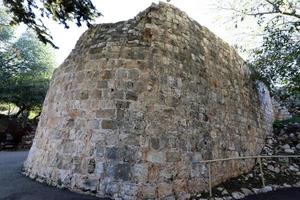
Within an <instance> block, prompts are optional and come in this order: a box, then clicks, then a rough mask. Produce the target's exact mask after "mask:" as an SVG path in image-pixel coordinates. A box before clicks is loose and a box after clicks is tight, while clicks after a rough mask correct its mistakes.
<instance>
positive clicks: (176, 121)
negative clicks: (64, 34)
mask: <svg viewBox="0 0 300 200" xmlns="http://www.w3.org/2000/svg"><path fill="white" fill-rule="evenodd" d="M262 96H265V94H263V95H262ZM264 113H265V112H263V109H261V102H260V96H259V94H258V91H257V89H256V86H255V82H254V81H252V80H251V78H250V71H249V69H248V68H247V66H246V65H245V64H244V61H243V60H242V59H241V58H240V57H239V56H238V54H237V53H236V52H235V50H233V49H232V48H231V47H229V46H228V44H226V43H225V42H223V41H222V40H221V39H219V38H218V37H216V36H215V35H214V34H213V33H211V32H210V31H209V30H208V29H207V28H205V27H203V26H201V25H199V24H198V23H197V22H195V21H193V20H192V19H190V18H189V17H188V16H187V15H186V14H185V13H183V12H182V11H180V10H178V9H176V8H174V7H173V6H171V5H169V4H163V3H160V4H159V5H155V4H154V5H152V6H151V7H149V8H148V9H147V10H145V11H143V12H141V13H140V14H138V15H137V16H136V17H135V18H134V19H132V20H129V21H124V22H118V23H115V24H100V25H97V26H95V27H94V28H91V29H89V30H88V31H86V32H85V33H84V34H83V35H82V36H81V38H80V39H79V41H78V42H77V44H76V46H75V48H74V50H73V51H72V53H71V54H70V56H69V57H68V58H67V59H66V60H65V62H64V63H63V64H62V65H61V66H60V67H59V68H58V69H57V70H56V71H55V73H54V75H53V78H52V81H51V85H50V88H49V91H48V93H47V97H46V99H45V102H44V106H43V112H42V115H41V117H40V122H39V125H38V129H37V132H36V136H35V139H34V143H33V146H32V148H31V150H30V153H29V156H28V158H27V160H26V162H25V164H24V167H25V173H26V174H27V175H28V176H30V177H31V178H35V179H37V180H39V181H44V182H47V183H48V184H51V185H55V186H59V187H65V188H69V189H71V190H74V191H79V192H87V193H91V194H95V195H97V196H108V197H113V198H124V199H141V198H160V199H162V198H165V197H176V198H179V199H183V198H186V197H188V196H189V195H191V194H194V193H196V192H199V191H203V190H206V189H207V187H208V185H207V182H208V171H207V170H208V167H207V165H206V164H203V163H201V161H203V160H208V159H218V158H227V157H238V156H248V155H257V154H259V153H260V151H261V148H262V146H263V142H264V137H265V135H266V132H267V130H269V128H270V125H269V123H268V122H267V121H268V120H266V116H265V114H264ZM253 163H254V161H251V160H247V161H242V160H238V161H230V162H222V163H216V164H213V165H212V174H213V178H212V181H213V184H214V185H215V184H218V183H220V182H222V181H224V180H226V179H228V178H230V177H233V176H236V175H239V174H241V173H243V172H245V171H247V170H249V169H250V168H251V167H252V166H253Z"/></svg>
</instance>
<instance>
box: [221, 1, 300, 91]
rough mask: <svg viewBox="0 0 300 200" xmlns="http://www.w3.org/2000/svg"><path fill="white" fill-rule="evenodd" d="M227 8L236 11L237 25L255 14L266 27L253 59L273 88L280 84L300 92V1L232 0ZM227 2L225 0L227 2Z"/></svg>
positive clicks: (258, 69)
mask: <svg viewBox="0 0 300 200" xmlns="http://www.w3.org/2000/svg"><path fill="white" fill-rule="evenodd" d="M226 2H227V4H226V5H225V6H223V7H222V8H223V9H226V10H230V11H232V14H233V19H234V20H235V26H236V27H237V26H238V24H239V23H243V21H244V20H245V18H249V17H253V18H255V19H256V21H257V23H258V25H259V26H260V27H261V28H262V30H263V33H262V35H263V38H262V44H261V45H260V47H258V48H256V49H254V50H253V51H252V53H251V55H250V56H249V57H250V59H249V62H250V63H251V65H252V66H253V67H254V69H255V70H256V72H257V75H258V76H259V78H261V79H262V80H264V81H265V82H266V83H267V84H268V85H269V86H270V88H271V89H272V90H275V88H277V87H278V86H280V87H284V88H286V89H287V90H288V91H289V92H291V93H295V92H296V93H299V92H300V1H299V0H254V1H247V0H241V1H235V0H228V1H226ZM223 5H224V4H223Z"/></svg>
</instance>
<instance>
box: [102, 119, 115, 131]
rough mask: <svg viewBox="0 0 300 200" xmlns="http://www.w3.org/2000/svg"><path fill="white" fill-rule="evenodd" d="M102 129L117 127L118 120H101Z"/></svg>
mask: <svg viewBox="0 0 300 200" xmlns="http://www.w3.org/2000/svg"><path fill="white" fill-rule="evenodd" d="M101 127H102V129H112V130H114V129H116V128H117V122H116V121H114V120H106V119H104V120H102V122H101Z"/></svg>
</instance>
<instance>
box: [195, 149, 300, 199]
mask: <svg viewBox="0 0 300 200" xmlns="http://www.w3.org/2000/svg"><path fill="white" fill-rule="evenodd" d="M262 158H300V155H272V156H268V155H259V156H243V157H232V158H220V159H214V160H203V161H199V163H205V164H207V165H208V187H209V196H210V197H212V172H211V164H212V163H215V162H222V161H231V160H246V159H257V162H258V164H259V170H260V174H261V182H262V185H263V187H265V186H266V185H265V178H264V172H263V167H262V161H261V159H262Z"/></svg>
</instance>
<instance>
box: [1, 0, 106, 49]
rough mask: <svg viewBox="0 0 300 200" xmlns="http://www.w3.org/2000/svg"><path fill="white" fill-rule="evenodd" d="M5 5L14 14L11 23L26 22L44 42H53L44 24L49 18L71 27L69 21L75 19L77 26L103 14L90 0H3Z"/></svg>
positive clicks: (89, 24)
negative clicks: (45, 19)
mask: <svg viewBox="0 0 300 200" xmlns="http://www.w3.org/2000/svg"><path fill="white" fill-rule="evenodd" d="M3 3H4V6H5V7H7V8H8V11H9V13H11V14H12V21H11V24H14V25H17V24H20V23H24V24H26V25H27V26H28V27H29V28H31V29H33V30H34V31H35V33H36V34H37V37H38V38H39V39H40V40H41V41H42V42H43V43H49V44H51V45H52V46H53V47H56V46H55V45H54V43H53V42H52V36H51V34H50V33H49V30H48V28H47V27H46V26H45V24H44V18H49V19H52V20H54V21H55V22H58V23H60V24H62V25H64V27H65V28H69V22H72V21H75V23H76V25H77V26H81V25H82V23H85V24H86V25H87V26H88V27H90V26H92V24H91V22H92V21H93V20H94V19H95V18H96V17H99V16H100V15H101V13H100V12H98V11H97V9H96V8H95V6H94V5H93V3H92V2H91V1H90V0H3Z"/></svg>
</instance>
